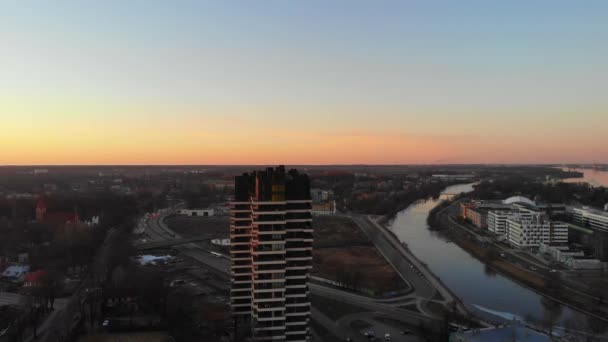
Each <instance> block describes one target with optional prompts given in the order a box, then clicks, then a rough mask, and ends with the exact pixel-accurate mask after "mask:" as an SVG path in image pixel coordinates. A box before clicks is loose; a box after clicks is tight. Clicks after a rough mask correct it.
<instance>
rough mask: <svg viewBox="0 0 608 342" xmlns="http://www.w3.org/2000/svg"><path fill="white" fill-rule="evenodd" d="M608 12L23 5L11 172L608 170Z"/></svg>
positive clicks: (14, 18)
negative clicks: (31, 168) (107, 167)
mask: <svg viewBox="0 0 608 342" xmlns="http://www.w3.org/2000/svg"><path fill="white" fill-rule="evenodd" d="M607 18H608V1H603V0H598V1H592V0H590V1H571V0H569V1H560V0H547V1H541V0H533V1H528V0H520V1H487V0H483V1H482V0H479V1H473V0H471V1H468V0H464V1H452V0H449V1H448V0H446V1H434V0H431V1H422V0H420V1H352V0H349V1H346V0H344V1H338V0H336V1H327V0H323V1H309V0H307V1H285V0H276V1H272V0H270V1H213V2H212V1H144V0H142V1H11V2H8V1H7V2H3V3H2V4H0V119H1V120H0V165H5V164H277V163H284V164H352V163H368V164H401V163H403V164H407V163H561V162H598V163H608V20H607Z"/></svg>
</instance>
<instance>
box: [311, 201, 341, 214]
mask: <svg viewBox="0 0 608 342" xmlns="http://www.w3.org/2000/svg"><path fill="white" fill-rule="evenodd" d="M335 213H336V201H327V202H323V203H313V204H312V214H313V215H332V214H335Z"/></svg>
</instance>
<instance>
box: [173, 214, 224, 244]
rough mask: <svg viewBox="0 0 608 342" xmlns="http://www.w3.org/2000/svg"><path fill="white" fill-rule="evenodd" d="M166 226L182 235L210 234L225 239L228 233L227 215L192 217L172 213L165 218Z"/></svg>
mask: <svg viewBox="0 0 608 342" xmlns="http://www.w3.org/2000/svg"><path fill="white" fill-rule="evenodd" d="M165 223H166V224H167V226H168V227H169V228H170V229H171V230H173V231H175V232H176V233H177V234H179V235H181V236H183V237H193V236H200V235H206V234H211V235H213V236H214V237H216V238H218V239H227V238H228V236H229V234H230V218H229V217H228V216H211V217H196V216H195V217H192V216H182V215H174V216H170V217H168V218H166V219H165Z"/></svg>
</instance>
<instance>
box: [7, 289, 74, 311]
mask: <svg viewBox="0 0 608 342" xmlns="http://www.w3.org/2000/svg"><path fill="white" fill-rule="evenodd" d="M26 300H27V296H24V295H20V294H18V293H11V292H0V306H3V305H23V304H24V303H25V302H26ZM67 301H68V299H67V298H57V299H55V302H54V303H53V307H54V308H55V309H57V310H61V309H62V308H63V306H64V305H65V303H66V302H67Z"/></svg>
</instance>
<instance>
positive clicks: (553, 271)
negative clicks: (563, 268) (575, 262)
mask: <svg viewBox="0 0 608 342" xmlns="http://www.w3.org/2000/svg"><path fill="white" fill-rule="evenodd" d="M555 272H557V271H556V270H551V271H549V273H555Z"/></svg>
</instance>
